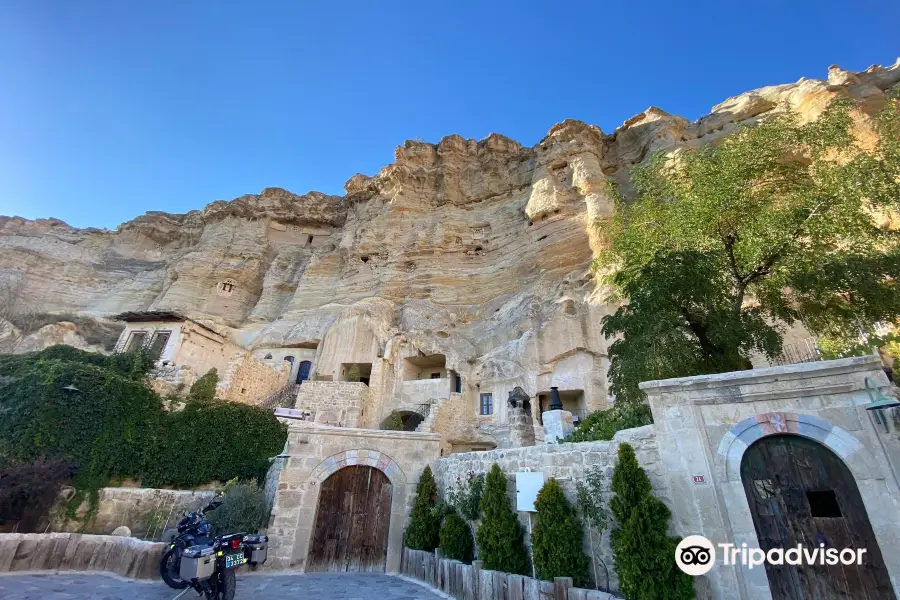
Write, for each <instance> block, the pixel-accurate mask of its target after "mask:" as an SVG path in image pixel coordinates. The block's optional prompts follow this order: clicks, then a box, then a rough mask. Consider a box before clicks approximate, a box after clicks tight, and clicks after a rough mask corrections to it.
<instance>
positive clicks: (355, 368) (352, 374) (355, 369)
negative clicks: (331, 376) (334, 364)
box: [347, 363, 362, 381]
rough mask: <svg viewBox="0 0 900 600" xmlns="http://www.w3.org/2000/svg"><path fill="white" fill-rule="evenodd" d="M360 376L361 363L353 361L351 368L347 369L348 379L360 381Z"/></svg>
mask: <svg viewBox="0 0 900 600" xmlns="http://www.w3.org/2000/svg"><path fill="white" fill-rule="evenodd" d="M360 377H362V373H361V372H360V368H359V365H358V364H356V363H353V364H352V365H350V368H349V369H347V381H359V378H360Z"/></svg>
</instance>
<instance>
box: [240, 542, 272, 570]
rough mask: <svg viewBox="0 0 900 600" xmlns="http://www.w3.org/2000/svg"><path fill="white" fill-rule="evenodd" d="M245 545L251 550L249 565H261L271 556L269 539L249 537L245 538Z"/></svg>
mask: <svg viewBox="0 0 900 600" xmlns="http://www.w3.org/2000/svg"><path fill="white" fill-rule="evenodd" d="M244 544H245V545H246V546H247V548H248V549H249V550H250V556H249V557H248V558H249V561H248V562H249V563H250V564H251V565H261V564H263V563H264V562H266V558H267V557H268V555H269V538H268V537H266V536H264V535H259V536H256V535H254V536H247V537H245V538H244Z"/></svg>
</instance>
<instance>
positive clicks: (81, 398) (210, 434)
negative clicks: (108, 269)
mask: <svg viewBox="0 0 900 600" xmlns="http://www.w3.org/2000/svg"><path fill="white" fill-rule="evenodd" d="M152 364H153V362H152V361H151V360H149V359H148V358H147V357H146V356H144V355H141V354H119V355H113V356H103V355H100V354H94V353H90V352H83V351H81V350H76V349H74V348H71V347H69V346H54V347H51V348H48V349H46V350H43V351H41V352H32V353H28V354H22V355H5V356H0V414H2V415H3V418H2V419H0V457H8V458H10V459H14V460H19V461H22V460H33V459H35V458H37V457H40V456H46V457H65V458H67V459H69V460H71V461H72V463H74V465H75V467H76V469H77V471H76V474H75V479H74V484H75V487H76V490H77V492H76V494H75V496H74V497H73V498H72V501H71V506H72V507H73V510H74V507H76V506H77V505H78V504H79V503H80V502H81V501H82V500H83V498H84V496H85V494H88V495H89V497H91V499H92V500H94V501H93V502H91V505H92V506H95V505H96V496H97V491H98V490H99V489H100V488H101V487H103V486H104V485H106V484H108V482H109V481H110V480H111V479H114V478H133V479H139V480H141V482H142V484H143V485H147V486H152V487H158V486H177V487H188V488H189V487H196V486H199V485H202V484H206V483H209V482H211V481H228V480H231V479H233V478H238V479H261V478H262V477H264V475H265V470H266V468H267V467H268V458H269V457H271V456H274V455H276V454H278V453H279V452H280V451H281V450H282V449H283V448H284V442H285V440H286V438H287V428H286V426H285V425H283V424H282V423H280V422H279V421H278V420H277V419H276V418H275V416H274V415H273V414H272V413H271V412H269V411H266V410H264V409H261V408H257V407H253V406H247V405H242V404H231V403H225V402H209V403H205V402H197V403H189V404H188V406H187V408H186V409H185V410H184V411H182V412H167V411H165V410H164V408H163V401H162V399H161V398H160V397H159V396H158V395H157V394H156V393H154V392H153V390H152V389H150V387H149V385H148V381H147V374H148V372H149V370H150V368H151V367H152ZM206 383H209V381H207V382H206ZM213 387H214V384H213Z"/></svg>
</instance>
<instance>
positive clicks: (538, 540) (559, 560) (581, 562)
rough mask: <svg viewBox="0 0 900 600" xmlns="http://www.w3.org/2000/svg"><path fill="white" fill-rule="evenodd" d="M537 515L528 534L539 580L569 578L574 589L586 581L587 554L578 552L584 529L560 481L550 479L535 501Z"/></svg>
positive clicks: (583, 584) (582, 585) (585, 583)
mask: <svg viewBox="0 0 900 600" xmlns="http://www.w3.org/2000/svg"><path fill="white" fill-rule="evenodd" d="M534 507H535V509H536V511H537V515H536V516H535V520H534V529H533V530H532V532H531V550H532V552H533V553H534V568H535V571H536V573H537V576H538V579H543V580H547V581H553V578H554V577H571V578H572V581H573V583H574V584H575V587H584V586H585V585H587V582H588V563H589V562H590V561H589V559H588V557H587V555H585V553H584V552H582V550H581V543H582V540H583V538H584V530H583V529H582V526H581V521H580V520H579V519H578V517H577V516H576V514H575V509H574V508H573V507H572V505H571V504H569V501H568V500H566V497H565V496H564V495H563V491H562V488H561V487H560V485H559V482H558V481H556V479H554V478H552V477H551V478H550V479H548V480H547V482H546V483H544V486H543V487H542V488H541V490H540V491H539V492H538V495H537V499H536V500H535V501H534Z"/></svg>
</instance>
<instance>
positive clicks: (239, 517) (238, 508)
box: [209, 481, 271, 535]
mask: <svg viewBox="0 0 900 600" xmlns="http://www.w3.org/2000/svg"><path fill="white" fill-rule="evenodd" d="M270 513H271V507H270V506H269V505H268V503H267V502H266V494H265V490H264V489H263V488H262V487H261V486H259V485H257V483H256V481H250V482H246V483H239V482H236V481H230V482H228V485H226V486H225V491H224V497H223V498H222V506H220V507H219V508H217V509H216V510H214V511H212V512H210V513H209V521H210V523H212V526H213V535H221V534H225V533H236V532H242V533H257V532H258V531H259V530H260V529H262V528H263V527H266V525H268V522H269V515H270Z"/></svg>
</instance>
